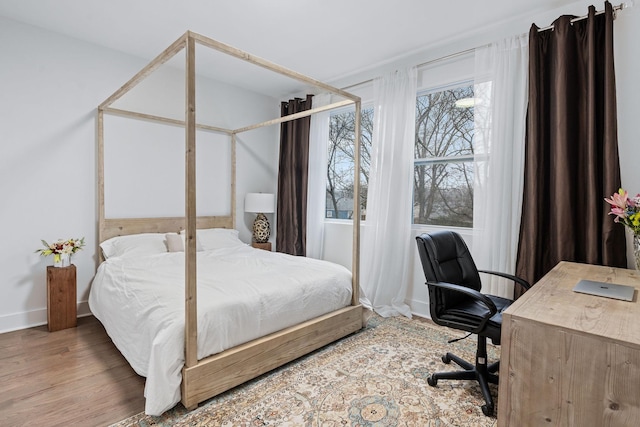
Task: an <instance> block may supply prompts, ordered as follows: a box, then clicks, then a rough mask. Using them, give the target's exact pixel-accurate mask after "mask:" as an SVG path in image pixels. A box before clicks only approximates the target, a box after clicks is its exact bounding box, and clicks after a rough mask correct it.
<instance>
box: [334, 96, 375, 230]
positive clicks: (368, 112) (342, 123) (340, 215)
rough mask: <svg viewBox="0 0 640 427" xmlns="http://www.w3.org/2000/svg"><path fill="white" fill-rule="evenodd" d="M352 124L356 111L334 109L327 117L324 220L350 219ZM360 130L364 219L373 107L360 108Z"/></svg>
mask: <svg viewBox="0 0 640 427" xmlns="http://www.w3.org/2000/svg"><path fill="white" fill-rule="evenodd" d="M354 125H355V111H345V110H336V111H334V112H332V113H331V115H330V124H329V152H328V156H327V160H328V161H327V204H326V215H325V217H326V218H334V219H352V218H353V188H354V183H353V176H354V171H353V168H354V133H355V126H354ZM360 129H361V132H362V143H361V145H360V169H361V171H360V182H361V183H362V187H361V189H360V209H361V214H362V215H361V216H362V218H363V219H364V217H365V212H366V211H365V209H366V206H367V187H368V184H369V168H370V165H371V135H372V133H373V108H362V110H361V124H360Z"/></svg>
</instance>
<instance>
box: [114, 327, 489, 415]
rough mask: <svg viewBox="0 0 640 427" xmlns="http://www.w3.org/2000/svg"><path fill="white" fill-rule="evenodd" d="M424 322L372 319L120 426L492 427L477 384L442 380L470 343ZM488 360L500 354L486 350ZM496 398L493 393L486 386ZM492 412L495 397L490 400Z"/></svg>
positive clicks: (470, 352) (470, 356)
mask: <svg viewBox="0 0 640 427" xmlns="http://www.w3.org/2000/svg"><path fill="white" fill-rule="evenodd" d="M462 336H464V333H461V332H460V331H455V330H451V329H447V328H443V327H440V326H436V325H434V324H432V323H431V322H429V321H424V320H418V319H413V320H409V319H406V318H404V317H396V318H387V319H384V318H381V317H378V316H373V317H372V318H371V319H369V321H368V322H367V327H366V328H364V329H363V330H361V331H360V332H358V333H355V334H353V335H351V336H348V337H346V338H343V339H342V340H340V341H337V342H335V343H333V344H331V345H329V346H327V347H324V348H322V349H320V350H318V351H316V352H314V353H311V354H310V355H307V356H305V357H303V358H300V359H298V360H296V361H294V362H291V363H289V364H287V365H285V366H283V367H281V368H279V369H276V370H274V371H272V372H270V373H268V374H265V375H263V376H261V377H259V378H257V379H255V380H252V381H250V382H248V383H245V384H243V385H241V386H238V387H236V388H234V389H232V390H230V391H228V392H226V393H223V394H221V395H219V396H216V397H214V398H212V399H210V400H208V401H206V402H204V403H202V404H201V405H200V406H199V407H198V408H197V409H195V410H193V411H191V412H187V411H186V410H185V408H184V407H183V406H182V405H181V404H178V405H177V406H176V407H175V408H173V409H171V410H170V411H167V412H166V413H165V414H163V415H162V416H160V417H151V416H145V415H144V414H143V413H141V414H138V415H135V416H133V417H131V418H128V419H126V420H124V421H121V422H119V423H117V424H114V425H113V426H112V427H124V426H163V427H164V426H314V427H315V426H400V425H402V426H416V427H417V426H419V427H425V426H434V427H435V426H438V427H444V426H494V425H495V424H496V418H495V417H486V416H484V415H483V414H482V410H481V409H480V405H482V404H483V402H484V401H483V399H482V393H481V392H480V388H479V387H478V386H477V384H476V383H475V382H471V381H447V380H440V381H439V382H438V386H437V387H430V386H429V385H427V381H426V378H427V376H428V375H429V374H430V373H431V372H435V371H443V370H455V369H457V368H456V365H455V364H453V363H452V364H450V365H445V364H444V363H442V361H441V359H440V358H441V356H442V355H443V354H444V353H446V352H447V351H450V352H453V353H455V354H457V355H459V356H462V357H463V358H465V359H467V360H470V361H473V360H474V357H475V344H476V343H475V339H474V337H469V338H468V339H466V340H463V341H458V342H456V343H453V344H447V340H450V339H452V338H459V337H462ZM489 347H490V348H489V358H490V361H493V360H495V359H496V355H497V354H498V351H497V350H496V348H494V347H493V346H491V345H489ZM491 387H492V389H491V391H492V394H493V396H494V399H497V388H496V387H495V386H493V385H492V386H491ZM496 407H497V400H496Z"/></svg>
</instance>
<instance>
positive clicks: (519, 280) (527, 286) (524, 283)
mask: <svg viewBox="0 0 640 427" xmlns="http://www.w3.org/2000/svg"><path fill="white" fill-rule="evenodd" d="M478 273H486V274H491V275H493V276H500V277H504V278H505V279H509V280H513V281H514V282H515V283H517V284H519V285H520V286H522V287H523V288H524V290H525V291H526V290H527V289H530V288H531V285H530V284H529V282H527V281H526V280H524V279H522V278H520V277H518V276H514V275H513V274H507V273H501V272H499V271H489V270H478Z"/></svg>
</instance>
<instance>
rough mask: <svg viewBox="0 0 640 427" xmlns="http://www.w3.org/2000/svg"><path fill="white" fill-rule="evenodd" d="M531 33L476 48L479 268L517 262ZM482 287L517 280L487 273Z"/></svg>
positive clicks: (503, 290) (507, 293)
mask: <svg viewBox="0 0 640 427" xmlns="http://www.w3.org/2000/svg"><path fill="white" fill-rule="evenodd" d="M528 63H529V59H528V35H520V36H516V37H513V38H509V39H505V40H501V41H500V42H497V43H493V44H491V45H488V46H485V47H482V48H478V49H476V52H475V74H476V76H475V81H474V92H475V93H474V97H475V99H476V101H475V107H474V117H475V135H474V149H475V157H476V161H475V165H474V166H475V174H474V175H475V187H474V200H473V229H474V236H473V243H472V253H473V257H474V260H475V262H476V265H477V266H478V268H480V269H484V270H494V271H501V272H505V273H511V274H513V273H514V272H515V268H516V255H517V249H518V235H519V232H520V214H521V210H522V191H523V182H524V139H525V127H526V126H525V125H526V114H527V96H528V95H527V94H528V82H527V77H528ZM483 282H484V285H483V286H484V288H483V292H488V293H490V294H493V295H498V296H504V297H509V298H512V297H513V284H512V283H511V282H507V281H505V280H503V279H496V278H494V277H489V276H485V277H483Z"/></svg>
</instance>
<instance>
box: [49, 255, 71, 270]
mask: <svg viewBox="0 0 640 427" xmlns="http://www.w3.org/2000/svg"><path fill="white" fill-rule="evenodd" d="M70 265H71V254H53V266H54V267H69V266H70Z"/></svg>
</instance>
